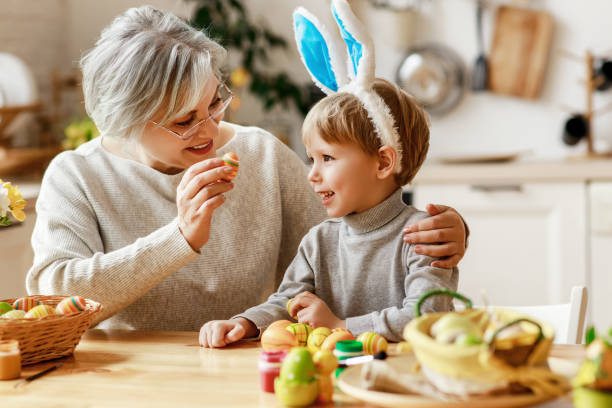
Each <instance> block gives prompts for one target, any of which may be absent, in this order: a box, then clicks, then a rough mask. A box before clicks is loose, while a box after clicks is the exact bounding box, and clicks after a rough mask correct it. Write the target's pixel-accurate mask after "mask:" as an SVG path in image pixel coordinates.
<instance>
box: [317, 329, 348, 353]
mask: <svg viewBox="0 0 612 408" xmlns="http://www.w3.org/2000/svg"><path fill="white" fill-rule="evenodd" d="M341 340H355V336H353V334H352V333H351V332H350V331H349V330H346V329H342V330H336V329H334V330H332V332H331V334H330V335H329V336H327V338H325V341H323V344H321V350H332V351H333V350H334V349H335V348H336V343H337V342H339V341H341Z"/></svg>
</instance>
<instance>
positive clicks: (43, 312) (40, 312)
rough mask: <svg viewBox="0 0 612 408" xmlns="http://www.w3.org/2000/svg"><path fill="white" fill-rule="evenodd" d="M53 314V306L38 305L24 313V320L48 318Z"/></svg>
mask: <svg viewBox="0 0 612 408" xmlns="http://www.w3.org/2000/svg"><path fill="white" fill-rule="evenodd" d="M54 314H56V313H55V308H54V307H53V306H49V305H38V306H35V307H33V308H32V309H30V311H29V312H28V313H26V315H25V317H26V319H35V318H38V317H45V316H50V315H54Z"/></svg>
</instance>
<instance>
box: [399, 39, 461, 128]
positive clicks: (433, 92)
mask: <svg viewBox="0 0 612 408" xmlns="http://www.w3.org/2000/svg"><path fill="white" fill-rule="evenodd" d="M396 75H397V83H398V85H399V86H400V87H401V88H402V89H403V90H405V91H406V92H408V93H409V94H410V95H412V96H414V97H415V99H416V100H417V101H419V103H421V105H423V108H425V110H427V112H429V113H430V114H431V115H434V116H436V115H442V114H444V113H447V112H448V111H450V110H451V109H453V108H454V107H455V106H456V105H457V104H458V103H459V101H460V100H461V98H462V96H463V94H464V92H465V85H466V84H465V82H466V76H465V68H464V66H463V62H462V61H461V58H460V57H459V55H458V54H457V53H456V52H455V51H453V50H452V49H450V48H448V47H446V46H444V45H441V44H430V45H423V46H419V47H414V48H412V49H410V50H409V51H408V53H407V55H406V57H405V58H404V59H403V60H402V63H401V64H400V66H399V68H398V69H397V74H396Z"/></svg>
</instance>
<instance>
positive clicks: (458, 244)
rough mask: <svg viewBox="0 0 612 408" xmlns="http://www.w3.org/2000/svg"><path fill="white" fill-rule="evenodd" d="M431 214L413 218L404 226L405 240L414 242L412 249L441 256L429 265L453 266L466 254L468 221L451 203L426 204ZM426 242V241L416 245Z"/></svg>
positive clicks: (419, 252) (439, 266)
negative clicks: (446, 204) (421, 217)
mask: <svg viewBox="0 0 612 408" xmlns="http://www.w3.org/2000/svg"><path fill="white" fill-rule="evenodd" d="M427 212H428V213H429V215H431V217H429V218H425V219H423V220H421V221H417V222H413V223H412V224H409V225H407V226H406V227H404V241H405V242H408V243H411V244H417V245H416V246H415V247H414V252H416V253H417V254H423V255H428V256H433V257H436V258H443V259H438V260H436V261H433V262H432V263H431V266H434V267H438V268H452V267H454V266H457V264H458V263H459V261H460V260H461V258H463V255H465V249H466V240H467V233H468V230H467V225H466V224H465V222H464V221H463V218H461V215H459V213H458V212H457V211H456V210H455V209H454V208H452V207H447V206H445V205H434V204H428V205H427ZM418 244H429V245H418Z"/></svg>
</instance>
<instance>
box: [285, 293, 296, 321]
mask: <svg viewBox="0 0 612 408" xmlns="http://www.w3.org/2000/svg"><path fill="white" fill-rule="evenodd" d="M292 303H293V298H291V299H289V300H288V301H287V313H289V316H291V317H293V318H294V319H296V320H297V312H296V314H294V315H292V314H291V304H292Z"/></svg>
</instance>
